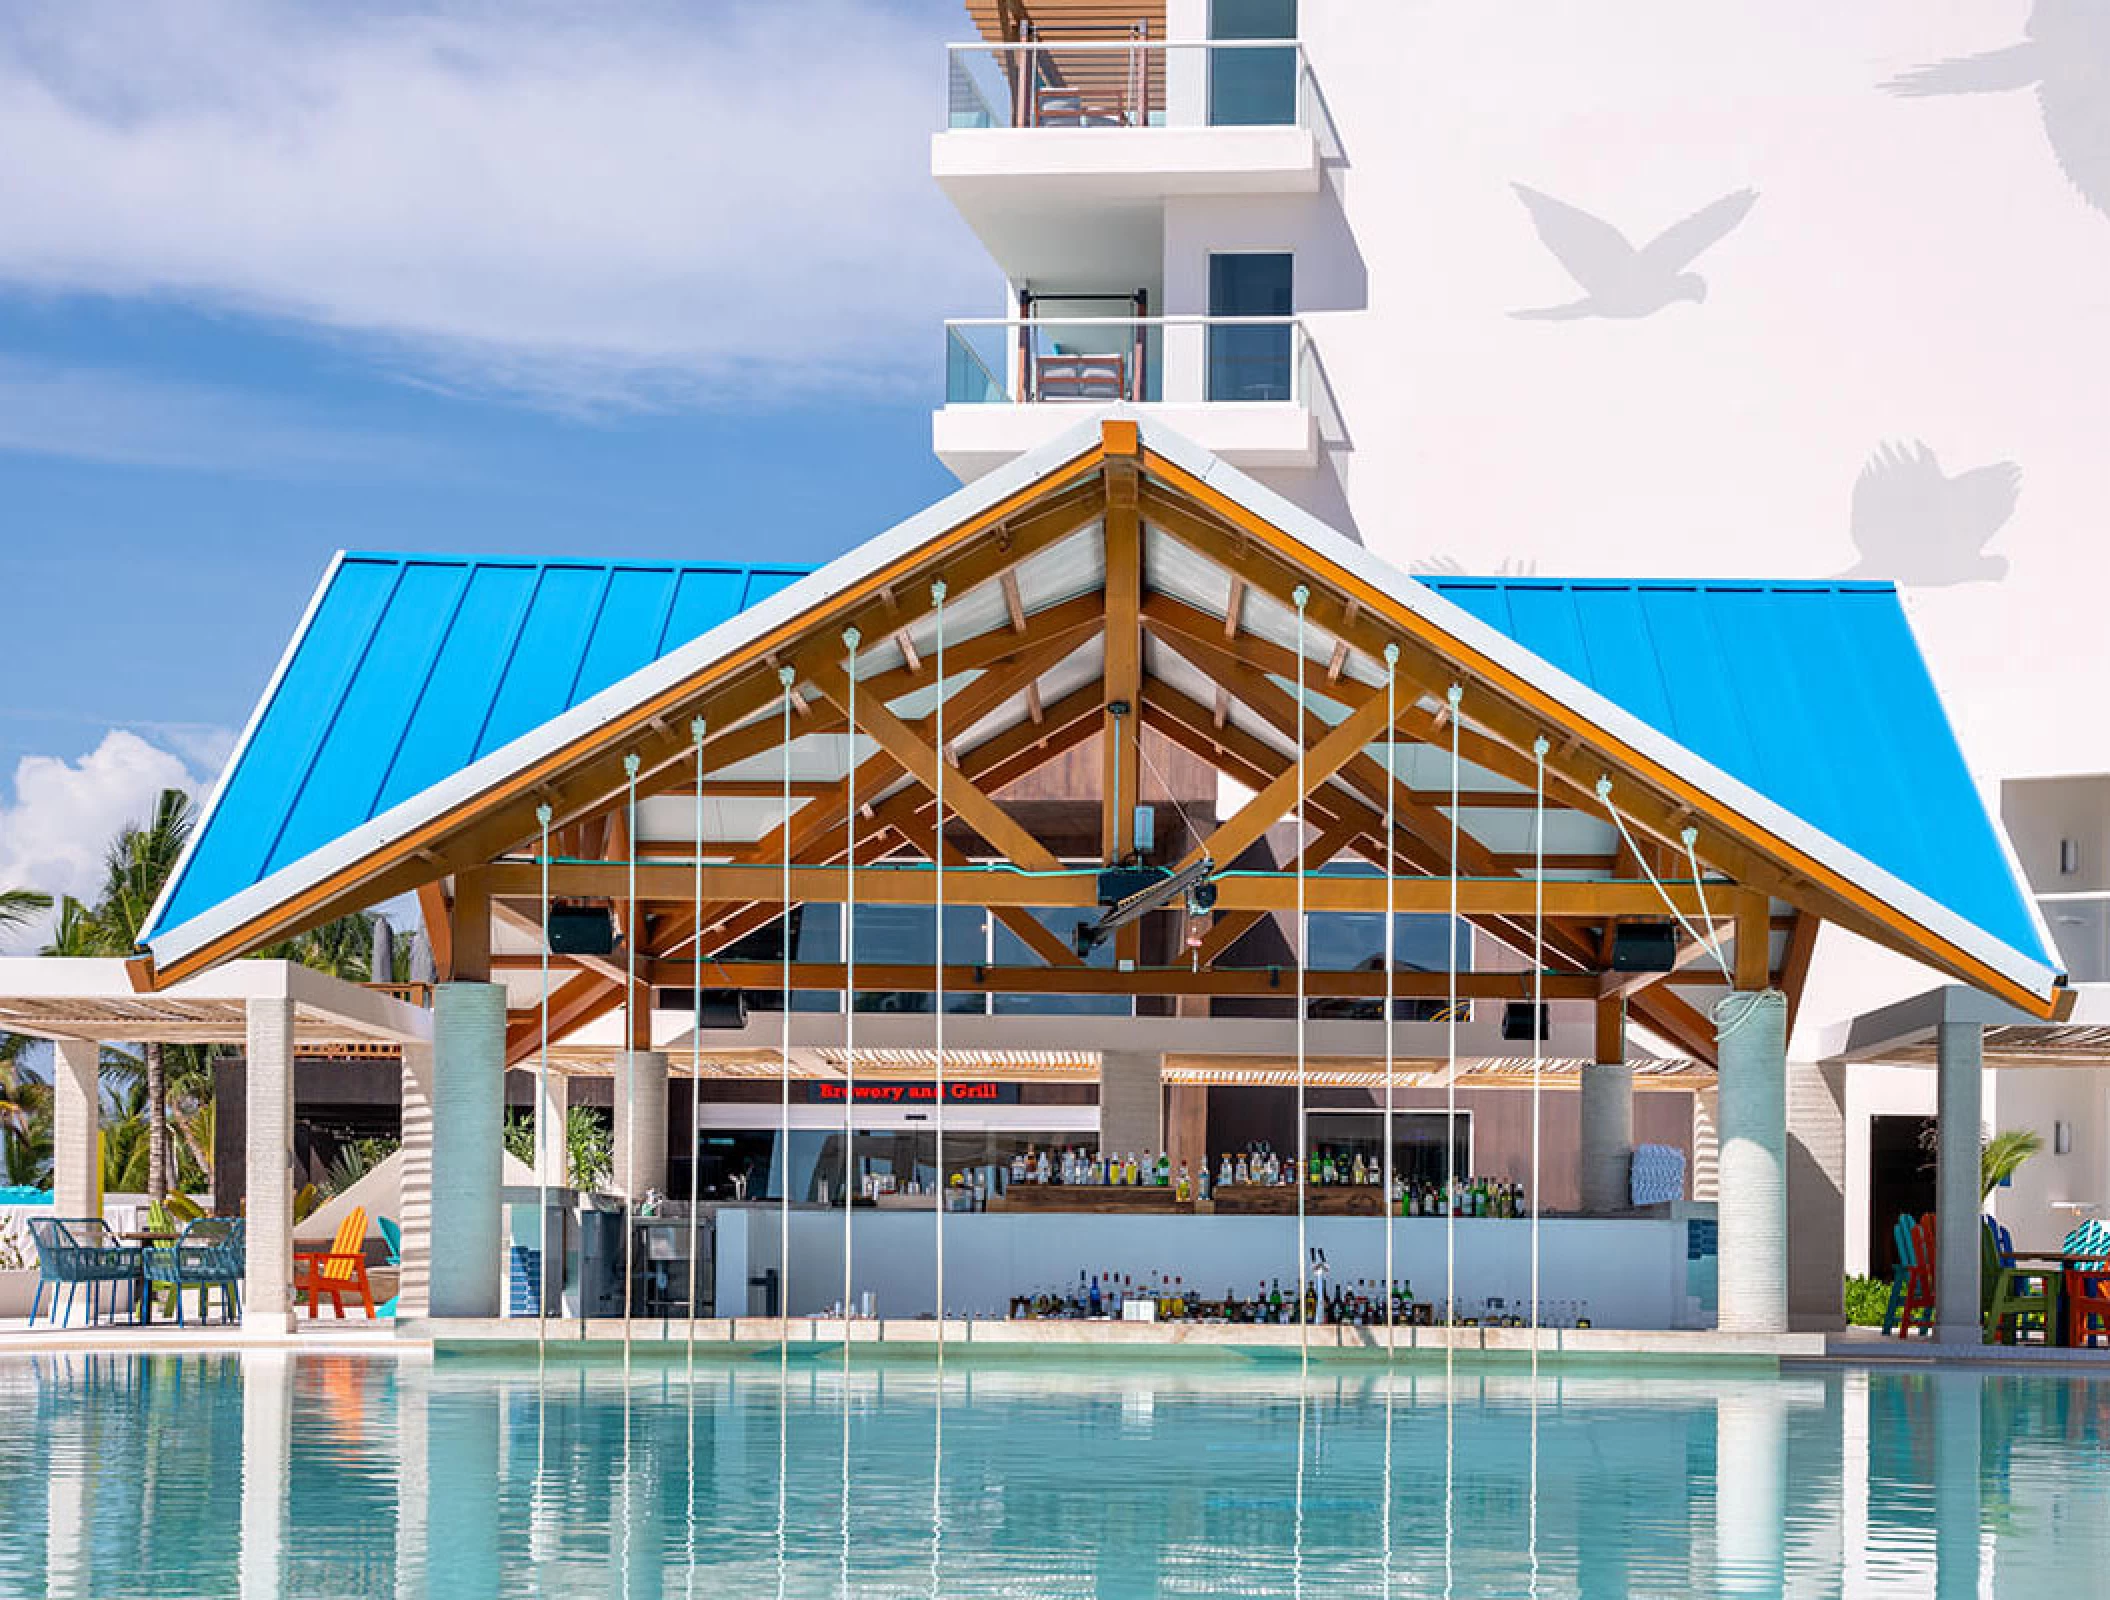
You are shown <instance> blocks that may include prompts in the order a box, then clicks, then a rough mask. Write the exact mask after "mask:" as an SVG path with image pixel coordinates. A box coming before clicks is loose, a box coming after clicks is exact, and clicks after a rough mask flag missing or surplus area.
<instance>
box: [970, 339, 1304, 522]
mask: <svg viewBox="0 0 2110 1600" xmlns="http://www.w3.org/2000/svg"><path fill="white" fill-rule="evenodd" d="M1312 371H1313V364H1312V360H1311V350H1310V344H1309V341H1308V339H1307V337H1306V335H1305V331H1304V325H1303V323H1302V322H1301V321H1300V320H1299V319H1297V318H1296V317H1060V318H1052V317H1051V318H1025V319H1022V318H1017V317H972V318H961V319H958V320H955V321H952V322H948V323H947V324H946V325H945V405H944V407H943V409H941V410H939V411H937V412H936V413H935V414H934V415H933V417H932V420H931V444H932V448H933V449H934V450H935V451H936V453H937V456H938V459H939V460H941V461H943V462H944V463H945V465H946V466H947V467H949V468H951V469H952V471H953V472H954V473H955V474H957V475H958V476H959V477H960V478H961V479H962V480H963V481H968V480H972V479H974V478H977V477H980V476H981V475H982V474H983V473H985V472H987V471H989V470H990V469H991V468H993V467H997V466H1000V465H1002V464H1003V463H1004V462H1006V461H1009V460H1011V459H1012V458H1013V457H1015V456H1018V455H1020V454H1023V453H1024V452H1025V451H1028V450H1031V449H1033V448H1035V447H1036V446H1038V445H1040V444H1043V443H1045V442H1046V441H1047V440H1049V439H1051V438H1053V437H1054V436H1055V435H1057V434H1059V433H1061V432H1062V431H1064V430H1065V429H1067V428H1071V427H1074V426H1075V425H1076V424H1077V423H1078V422H1079V421H1080V420H1081V419H1082V418H1083V417H1085V416H1088V415H1090V414H1091V410H1092V408H1094V407H1100V408H1104V407H1107V406H1112V405H1117V404H1125V405H1129V406H1142V407H1146V408H1148V409H1149V411H1150V412H1151V414H1152V415H1154V416H1156V417H1159V418H1161V419H1162V420H1163V421H1164V422H1165V423H1167V424H1168V425H1169V426H1171V427H1173V428H1176V429H1177V430H1178V431H1180V432H1181V433H1183V434H1185V435H1187V437H1189V438H1190V439H1192V440H1194V442H1195V443H1196V444H1199V445H1201V446H1203V447H1204V448H1205V449H1208V450H1210V451H1212V452H1214V453H1215V454H1217V455H1219V456H1222V457H1223V458H1224V459H1225V460H1226V461H1229V462H1230V463H1231V464H1232V465H1233V466H1237V467H1244V468H1270V467H1308V466H1311V465H1312V464H1313V463H1314V462H1315V461H1316V460H1317V459H1318V432H1317V429H1316V427H1315V425H1314V423H1313V417H1312V396H1311V392H1310V391H1311V384H1312Z"/></svg>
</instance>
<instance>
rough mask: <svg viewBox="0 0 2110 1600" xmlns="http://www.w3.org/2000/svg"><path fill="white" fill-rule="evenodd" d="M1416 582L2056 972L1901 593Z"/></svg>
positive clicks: (1756, 585)
mask: <svg viewBox="0 0 2110 1600" xmlns="http://www.w3.org/2000/svg"><path fill="white" fill-rule="evenodd" d="M1423 581H1424V582H1426V583H1427V584H1428V586H1429V587H1430V588H1432V589H1434V590H1435V591H1436V592H1437V593H1438V594H1441V595H1443V596H1444V597H1445V598H1446V599H1448V600H1452V601H1455V602H1456V603H1457V604H1458V605H1460V606H1462V607H1464V608H1465V609H1466V610H1467V611H1470V612H1471V613H1472V614H1473V615H1474V616H1476V617H1478V618H1480V620H1481V621H1483V622H1486V623H1488V624H1489V625H1490V626H1492V627H1495V628H1499V629H1500V630H1501V631H1502V632H1503V633H1504V634H1506V635H1508V636H1509V637H1510V638H1512V639H1514V640H1516V642H1517V643H1519V644H1521V645H1523V646H1524V647H1525V648H1527V649H1529V650H1530V651H1532V652H1533V653H1534V654H1536V655H1538V656H1540V657H1542V658H1543V659H1545V660H1546V661H1549V662H1551V663H1552V664H1553V665H1554V666H1556V667H1559V668H1560V669H1561V670H1562V671H1563V672H1565V673H1567V674H1568V675H1569V676H1571V677H1573V678H1575V679H1577V680H1578V681H1579V682H1582V683H1586V684H1588V685H1589V686H1590V687H1591V688H1593V689H1595V690H1596V691H1597V692H1598V693H1599V694H1601V695H1603V696H1604V697H1605V698H1606V699H1607V700H1610V701H1611V702H1612V703H1613V704H1614V705H1617V706H1619V707H1621V708H1622V709H1623V710H1626V711H1629V712H1631V713H1632V714H1633V715H1634V716H1636V717H1638V718H1640V719H1641V720H1642V721H1643V722H1645V723H1647V724H1648V725H1649V726H1650V727H1652V728H1654V729H1657V730H1658V731H1659V732H1661V733H1664V734H1667V735H1668V736H1669V737H1671V738H1673V739H1675V740H1677V741H1678V743H1680V744H1681V745H1683V746H1684V747H1685V748H1686V749H1688V750H1690V751H1692V752H1693V754H1695V755H1697V756H1700V757H1702V758H1704V759H1705V760H1707V761H1709V762H1711V763H1713V764H1714V765H1715V766H1717V767H1719V768H1720V769H1721V770H1722V771H1723V772H1725V773H1727V774H1729V776H1731V777H1733V778H1736V779H1738V780H1740V781H1741V782H1743V783H1745V784H1748V785H1749V786H1750V787H1751V788H1752V789H1753V790H1755V791H1757V792H1758V793H1759V794H1762V795H1765V796H1766V797H1767V798H1768V799H1771V800H1774V801H1776V802H1778V803H1779V804H1780V805H1782V806H1784V807H1785V808H1787V809H1788V810H1790V811H1792V812H1794V813H1795V814H1796V815H1797V816H1799V817H1801V818H1802V819H1803V820H1804V821H1806V822H1808V823H1810V824H1811V825H1812V826H1814V827H1816V828H1819V829H1821V830H1822V831H1823V832H1825V833H1827V834H1829V835H1830V836H1831V837H1832V838H1834V839H1836V840H1838V841H1839V843H1841V844H1843V845H1845V846H1846V847H1847V848H1848V849H1850V850H1853V851H1855V852H1856V853H1857V854H1859V855H1861V856H1864V857H1865V858H1867V859H1868V860H1869V861H1870V862H1873V863H1874V864H1875V865H1876V866H1879V867H1881V868H1883V869H1884V870H1885V871H1887V872H1889V873H1891V874H1893V875H1894V876H1895V877H1897V878H1898V879H1899V880H1900V881H1901V882H1903V883H1907V884H1910V885H1911V886H1912V887H1913V888H1915V889H1917V890H1919V891H1920V892H1921V893H1923V894H1925V895H1926V896H1927V897H1928V898H1929V899H1931V900H1934V901H1936V902H1937V903H1939V904H1941V905H1944V906H1947V907H1948V908H1949V909H1951V910H1952V911H1956V912H1958V913H1960V914H1961V915H1963V916H1964V917H1966V918H1968V919H1969V920H1970V921H1972V922H1974V923H1975V924H1977V926H1979V927H1980V928H1983V929H1984V930H1985V931H1986V932H1987V933H1990V934H1992V935H1993V936H1994V937H1996V938H1998V939H2000V940H2001V941H2002V942H2004V943H2006V944H2008V945H2011V946H2012V947H2013V948H2014V949H2016V950H2018V951H2020V952H2022V953H2024V954H2026V955H2029V956H2031V957H2034V958H2035V959H2038V960H2041V961H2044V962H2046V963H2047V964H2050V963H2051V961H2052V959H2053V958H2052V956H2051V954H2050V948H2049V946H2048V944H2047V943H2046V940H2045V936H2044V930H2043V928H2042V926H2041V925H2040V923H2039V921H2038V918H2037V915H2036V911H2035V905H2034V902H2032V901H2031V900H2030V898H2029V897H2028V895H2026V894H2025V893H2024V892H2023V889H2022V885H2021V883H2020V882H2019V880H2018V879H2017V877H2016V874H2015V872H2014V870H2013V868H2012V867H2011V866H2010V864H2009V862H2008V859H2007V853H2006V847H2005V845H2004V843H2003V841H2002V838H2001V835H2000V831H1999V829H1998V826H1997V825H1996V824H1995V823H1994V821H1993V819H1992V818H1991V816H1989V815H1988V814H1987V811H1986V807H1985V803H1984V801H1983V799H1982V798H1981V797H1980V794H1979V790H1978V786H1977V784H1976V783H1975V782H1974V781H1973V779H1972V777H1971V774H1970V770H1969V769H1968V768H1967V767H1966V766H1965V764H1964V756H1963V750H1962V748H1961V747H1960V746H1959V745H1958V744H1957V742H1956V735H1955V733H1954V731H1953V730H1952V729H1951V728H1950V726H1949V720H1948V716H1947V714H1946V713H1945V712H1944V711H1943V709H1942V703H1941V697H1940V696H1939V695H1938V694H1937V693H1936V692H1935V687H1934V680H1933V679H1932V678H1931V677H1930V676H1929V675H1928V672H1927V666H1926V662H1925V661H1924V660H1923V659H1922V658H1921V656H1920V652H1919V645H1918V642H1917V641H1916V640H1915V639H1914V638H1913V636H1912V628H1911V625H1910V624H1909V623H1908V622H1907V621H1906V619H1905V611H1904V607H1903V606H1902V605H1901V604H1900V603H1899V601H1898V595H1897V589H1896V587H1895V586H1894V585H1892V584H1888V583H1781V582H1771V581H1767V582H1709V583H1690V582H1685V583H1681V582H1669V581H1648V582H1626V581H1620V580H1616V579H1614V580H1594V579H1593V580H1581V579H1576V580H1565V579H1538V578H1524V579H1513V578H1464V577H1460V578H1428V579H1424V580H1423Z"/></svg>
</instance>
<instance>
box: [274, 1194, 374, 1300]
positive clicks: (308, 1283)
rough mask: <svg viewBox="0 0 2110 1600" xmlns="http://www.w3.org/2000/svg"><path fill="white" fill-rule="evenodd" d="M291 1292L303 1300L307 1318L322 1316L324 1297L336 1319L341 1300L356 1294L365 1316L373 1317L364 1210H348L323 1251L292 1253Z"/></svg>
mask: <svg viewBox="0 0 2110 1600" xmlns="http://www.w3.org/2000/svg"><path fill="white" fill-rule="evenodd" d="M293 1293H294V1296H295V1298H298V1297H300V1296H302V1295H305V1296H306V1297H307V1301H308V1315H309V1316H310V1317H311V1318H312V1317H318V1316H320V1315H321V1314H322V1301H323V1299H324V1297H325V1296H327V1297H328V1299H329V1302H330V1304H331V1305H332V1306H333V1307H335V1308H336V1311H337V1315H338V1318H339V1319H340V1320H341V1319H342V1318H343V1316H344V1297H345V1296H346V1295H348V1294H352V1295H357V1296H358V1297H359V1300H360V1301H361V1303H363V1304H364V1305H365V1307H366V1314H367V1315H368V1316H369V1317H371V1316H373V1314H374V1291H373V1288H372V1287H371V1286H370V1285H369V1284H368V1283H367V1281H366V1211H365V1209H364V1208H363V1207H360V1206H354V1207H352V1210H351V1213H350V1215H348V1216H347V1217H346V1218H345V1219H344V1221H343V1222H342V1223H341V1224H340V1225H339V1226H338V1229H337V1237H336V1238H335V1239H333V1240H332V1241H331V1242H330V1248H329V1249H327V1250H296V1251H294V1252H293Z"/></svg>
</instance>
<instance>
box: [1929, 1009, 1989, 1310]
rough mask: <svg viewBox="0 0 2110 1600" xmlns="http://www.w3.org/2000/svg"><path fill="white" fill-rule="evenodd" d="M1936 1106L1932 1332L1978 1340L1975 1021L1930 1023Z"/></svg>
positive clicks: (1981, 1056) (1979, 1046) (1979, 1036)
mask: <svg viewBox="0 0 2110 1600" xmlns="http://www.w3.org/2000/svg"><path fill="white" fill-rule="evenodd" d="M1934 1053H1935V1069H1936V1075H1937V1076H1936V1083H1935V1108H1936V1115H1937V1117H1938V1119H1939V1122H1940V1128H1941V1133H1940V1144H1939V1146H1938V1147H1937V1151H1936V1155H1935V1162H1934V1211H1935V1217H1936V1221H1935V1225H1934V1229H1935V1238H1934V1337H1935V1338H1936V1339H1938V1340H1939V1341H1941V1342H1942V1343H1943V1344H1978V1343H1980V1342H1981V1341H1982V1340H1983V1337H1984V1319H1983V1315H1982V1313H1981V1311H1980V1308H1979V1303H1978V1294H1979V1284H1978V1268H1979V1252H1980V1251H1981V1250H1982V1249H1983V1248H1984V1247H1983V1245H1982V1244H1981V1242H1980V1236H1979V1228H1980V1226H1981V1224H1980V1222H1979V1220H1978V1218H1979V1205H1980V1203H1981V1199H1982V1197H1981V1195H1980V1193H1979V1188H1978V1174H1979V1164H1978V1137H1979V1119H1980V1117H1981V1116H1982V1115H1983V1110H1982V1107H1983V1103H1984V1102H1983V1099H1982V1096H1983V1094H1984V1079H1983V1076H1982V1073H1983V1068H1984V1066H1985V1037H1984V1034H1983V1033H1982V1032H1981V1030H1980V1029H1979V1026H1978V1024H1977V1023H1975V1022H1944V1023H1940V1024H1938V1025H1937V1026H1936V1028H1935V1034H1934Z"/></svg>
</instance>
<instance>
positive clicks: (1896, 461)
mask: <svg viewBox="0 0 2110 1600" xmlns="http://www.w3.org/2000/svg"><path fill="white" fill-rule="evenodd" d="M2021 492H2022V469H2021V468H2020V467H2018V466H2016V465H2015V463H2014V462H2012V461H1996V462H1994V463H1993V464H1992V465H1991V466H1989V467H1975V468H1973V469H1972V470H1971V471H1969V472H1959V473H1957V474H1956V476H1955V477H1953V478H1952V477H1950V476H1949V475H1948V474H1946V473H1944V472H1943V471H1942V469H1941V463H1940V462H1939V461H1937V460H1936V459H1935V458H1934V452H1933V451H1932V450H1930V449H1928V448H1927V446H1926V445H1925V444H1924V443H1923V442H1921V441H1918V440H1915V441H1914V442H1913V443H1911V444H1910V445H1904V444H1895V443H1886V444H1883V445H1880V446H1878V447H1877V449H1876V453H1875V454H1874V455H1872V456H1870V457H1869V458H1868V465H1866V466H1865V467H1863V468H1862V469H1861V476H1860V477H1859V478H1857V479H1856V480H1855V481H1854V509H1853V529H1852V531H1853V540H1854V548H1855V549H1857V550H1859V551H1860V552H1861V559H1860V560H1859V561H1857V562H1855V563H1854V564H1853V566H1851V567H1849V568H1848V569H1847V570H1846V571H1845V572H1842V573H1840V574H1839V576H1840V577H1842V578H1888V579H1890V580H1892V581H1894V582H1897V583H1902V584H1908V585H1912V586H1915V587H1920V588H1939V587H1942V586H1945V585H1948V584H1956V583H1978V582H1992V581H1996V580H1998V579H2000V578H2004V577H2006V576H2007V557H2005V556H1994V555H1987V554H1986V552H1985V547H1986V545H1987V544H1988V543H1989V542H1991V540H1992V537H1993V535H1994V534H1996V533H1998V532H1999V531H2000V530H2001V528H2002V527H2004V526H2005V525H2006V523H2007V519H2008V518H2009V517H2011V516H2012V515H2014V511H2015V500H2016V498H2017V496H2019V495H2020V494H2021Z"/></svg>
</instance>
